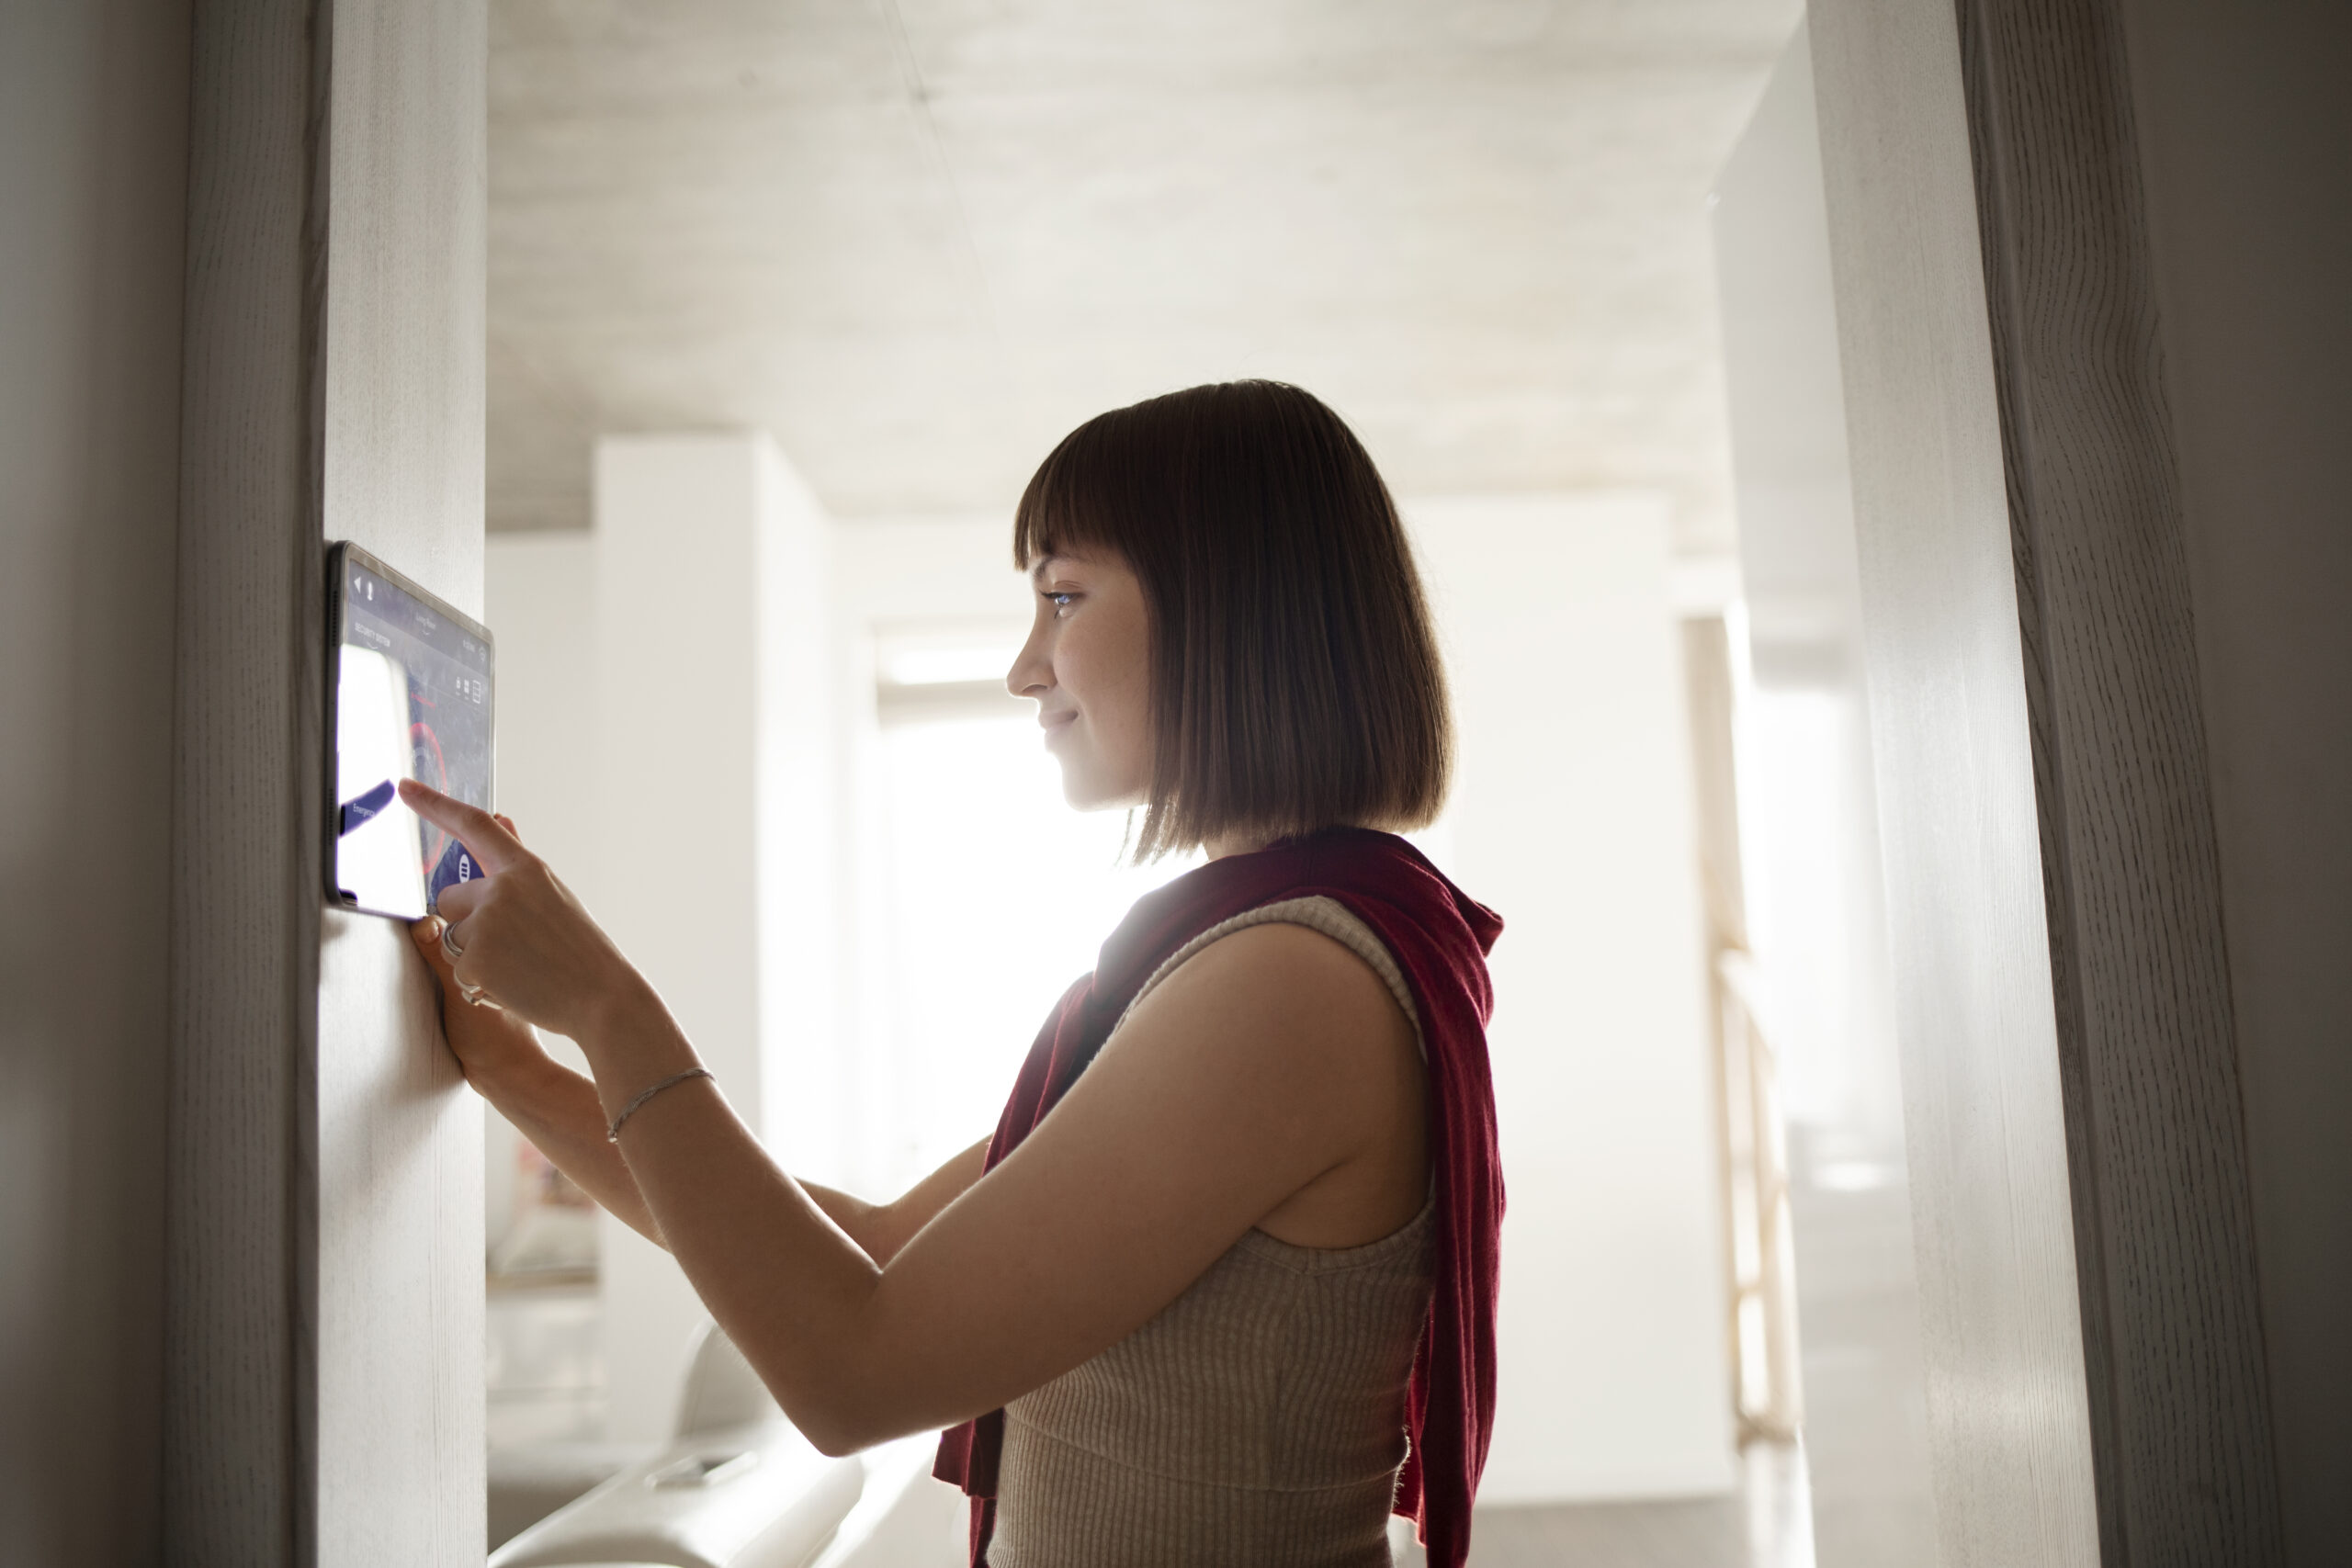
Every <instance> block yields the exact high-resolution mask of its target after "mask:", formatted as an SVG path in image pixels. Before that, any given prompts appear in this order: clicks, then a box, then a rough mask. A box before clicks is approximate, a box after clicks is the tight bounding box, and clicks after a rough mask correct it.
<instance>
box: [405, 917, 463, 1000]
mask: <svg viewBox="0 0 2352 1568" xmlns="http://www.w3.org/2000/svg"><path fill="white" fill-rule="evenodd" d="M448 927H449V922H448V921H447V920H445V919H442V918H441V917H440V916H438V915H427V916H425V917H424V919H421V920H415V921H412V922H411V923H410V925H409V928H408V934H409V937H410V939H411V940H412V941H413V942H415V943H416V950H417V952H419V953H423V954H424V963H425V966H426V967H427V968H429V969H431V970H432V971H433V973H434V976H435V978H437V979H438V980H439V981H440V982H441V984H442V987H444V988H445V989H448V990H455V989H456V988H457V985H458V976H457V973H456V971H455V969H454V968H452V966H451V964H450V961H449V950H448V949H447V948H446V947H444V946H442V945H441V933H442V932H443V931H447V929H448Z"/></svg>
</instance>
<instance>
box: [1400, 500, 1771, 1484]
mask: <svg viewBox="0 0 2352 1568" xmlns="http://www.w3.org/2000/svg"><path fill="white" fill-rule="evenodd" d="M1405 511H1406V513H1407V516H1408V520H1409V522H1410V525H1411V526H1412V529H1413V536H1414V540H1415V545H1416V547H1417V549H1418V550H1419V555H1420V558H1421V562H1422V567H1423V570H1424V572H1425V574H1426V576H1427V579H1428V581H1429V587H1430V593H1431V597H1432V600H1433V602H1434V608H1435V611H1436V614H1437V618H1438V625H1439V630H1440V636H1441V637H1442V640H1443V643H1444V648H1445V658H1446V668H1447V674H1448V677H1449V679H1450V680H1451V682H1452V684H1453V700H1454V705H1455V716H1456V721H1457V723H1458V725H1459V731H1460V744H1461V753H1460V762H1459V765H1458V770H1457V773H1456V775H1455V782H1454V791H1453V799H1452V802H1451V804H1450V806H1449V807H1448V809H1447V812H1446V816H1445V820H1444V821H1443V822H1442V824H1441V826H1440V830H1439V832H1438V833H1437V834H1436V835H1434V836H1433V840H1432V842H1433V846H1434V849H1433V852H1434V854H1435V856H1436V858H1438V859H1439V860H1440V861H1441V863H1442V864H1443V865H1444V867H1445V869H1446V871H1447V872H1448V873H1449V874H1452V875H1453V876H1454V877H1455V879H1456V880H1457V881H1459V882H1460V883H1461V884H1462V886H1464V888H1465V889H1466V890H1467V891H1468V892H1469V893H1470V894H1471V895H1472V896H1473V897H1476V898H1479V899H1481V900H1482V901H1484V902H1486V903H1487V904H1488V905H1490V906H1492V907H1493V908H1495V909H1496V910H1497V911H1498V912H1499V913H1500V914H1501V916H1502V917H1503V920H1504V923H1505V929H1504V932H1503V936H1502V940H1501V942H1499V943H1498V945H1497V947H1496V950H1495V954H1494V961H1493V965H1494V977H1495V991H1496V1008H1495V1019H1494V1024H1493V1029H1492V1038H1491V1049H1492V1051H1493V1055H1494V1071H1495V1096H1496V1101H1497V1106H1498V1115H1499V1120H1500V1125H1501V1134H1502V1146H1503V1173H1504V1179H1505V1181H1506V1183H1507V1184H1508V1189H1509V1199H1510V1208H1509V1212H1508V1216H1507V1218H1506V1220H1505V1222H1504V1229H1503V1254H1502V1255H1503V1288H1502V1324H1501V1348H1500V1356H1501V1394H1500V1401H1499V1408H1498V1414H1497V1419H1496V1428H1495V1443H1494V1450H1493V1454H1492V1457H1491V1458H1490V1460H1489V1461H1488V1465H1487V1479H1486V1484H1485V1487H1484V1488H1483V1490H1482V1491H1481V1493H1480V1496H1481V1498H1482V1499H1483V1500H1485V1501H1487V1502H1496V1503H1500V1502H1534V1501H1553V1500H1564V1499H1578V1498H1600V1497H1625V1496H1637V1495H1665V1494H1676V1493H1701V1492H1712V1491H1718V1490H1723V1489H1725V1488H1728V1487H1729V1486H1730V1485H1731V1484H1732V1483H1733V1469H1732V1460H1733V1448H1732V1417H1731V1382H1730V1377H1731V1374H1730V1368H1729V1363H1728V1359H1727V1356H1726V1351H1725V1334H1726V1314H1727V1312H1728V1305H1727V1294H1726V1285H1725V1281H1724V1274H1723V1256H1722V1255H1723V1246H1724V1241H1723V1235H1724V1233H1723V1229H1722V1224H1723V1221H1722V1217H1721V1213H1720V1202H1719V1199H1718V1196H1717V1193H1718V1186H1719V1181H1720V1175H1719V1170H1718V1156H1717V1151H1716V1140H1715V1136H1714V1133H1713V1083H1712V1079H1711V1077H1710V1076H1709V1074H1710V1068H1709V1064H1708V1050H1709V1047H1708V1035H1707V1032H1706V1023H1705V1012H1704V1008H1705V1005H1706V1004H1705V997H1706V990H1705V976H1704V947H1703V935H1702V918H1701V908H1700V890H1699V873H1698V863H1697V840H1696V827H1695V820H1696V819H1695V815H1694V812H1695V807H1694V806H1693V803H1692V785H1691V764H1690V758H1689V739H1688V729H1687V727H1686V721H1685V718H1684V696H1683V682H1682V679H1681V668H1680V657H1681V656H1680V650H1679V642H1678V639H1677V627H1676V624H1675V617H1674V610H1673V606H1672V604H1671V602H1670V595H1669V592H1668V567H1669V562H1668V554H1667V526H1668V514H1669V508H1668V502H1667V501H1666V499H1665V498H1664V497H1662V496H1656V495H1647V494H1625V495H1594V496H1573V497H1570V496H1559V497H1548V496H1545V497H1525V498H1497V499H1486V500H1429V501H1421V502H1408V504H1407V505H1406V508H1405Z"/></svg>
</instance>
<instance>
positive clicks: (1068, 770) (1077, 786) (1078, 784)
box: [1062, 763, 1144, 811]
mask: <svg viewBox="0 0 2352 1568" xmlns="http://www.w3.org/2000/svg"><path fill="white" fill-rule="evenodd" d="M1062 798H1063V799H1064V800H1065V801H1068V802H1069V807H1070V809H1071V810H1073V811H1117V810H1122V809H1125V808H1126V807H1135V806H1141V805H1142V804H1143V799H1144V792H1143V791H1142V790H1141V789H1139V788H1137V787H1136V786H1135V785H1134V784H1112V783H1110V782H1109V781H1107V780H1104V779H1102V778H1098V777H1096V776H1094V775H1093V774H1092V773H1091V770H1089V769H1085V768H1079V767H1072V766H1070V765H1069V763H1064V764H1063V765H1062Z"/></svg>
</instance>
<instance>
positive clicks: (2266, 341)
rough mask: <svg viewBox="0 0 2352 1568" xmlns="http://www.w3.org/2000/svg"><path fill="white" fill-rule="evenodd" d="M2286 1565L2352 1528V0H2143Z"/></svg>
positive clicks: (2165, 312)
mask: <svg viewBox="0 0 2352 1568" xmlns="http://www.w3.org/2000/svg"><path fill="white" fill-rule="evenodd" d="M2122 9H2123V11H2124V15H2125V19H2126V22H2127V38H2128V49H2127V54H2128V57H2129V62H2130V65H2131V78H2132V84H2133V89H2134V90H2133V110H2134V118H2135V119H2136V121H2137V128H2138V132H2139V135H2138V141H2139V144H2140V167H2141V174H2142V179H2143V186H2144V189H2145V194H2146V198H2147V203H2148V212H2149V227H2150V231H2151V235H2152V240H2153V243H2152V245H2151V255H2152V258H2153V261H2154V282H2155V288H2156V296H2157V303H2158V313H2159V317H2160V320H2161V325H2162V329H2163V341H2164V362H2165V363H2164V368H2165V386H2166V389H2167V391H2168V394H2169V397H2168V401H2169V405H2170V413H2171V415H2172V422H2171V428H2172V434H2173V438H2174V442H2175V449H2176V452H2177V457H2178V459H2179V465H2180V478H2181V486H2180V489H2181V498H2182V521H2183V524H2184V527H2185V534H2186V541H2187V546H2188V570H2189V586H2190V592H2191V594H2192V597H2193V599H2194V602H2195V605H2196V610H2197V639H2198V665H2199V678H2200V679H2199V684H2200V686H2201V688H2202V691H2203V697H2204V712H2205V727H2206V728H2205V733H2206V741H2207V749H2208V754H2209V758H2210V761H2211V765H2212V791H2213V810H2214V829H2215V834H2214V836H2215V839H2216V840H2217V843H2218V847H2219V852H2220V860H2221V881H2222V911H2223V917H2224V919H2223V923H2224V924H2225V925H2226V926H2227V928H2228V932H2229V943H2230V993H2231V1000H2232V1004H2233V1012H2234V1015H2235V1021H2236V1027H2237V1053H2238V1072H2239V1082H2240V1087H2241V1089H2242V1091H2243V1094H2244V1097H2245V1122H2246V1155H2247V1161H2248V1166H2249V1172H2248V1175H2249V1181H2248V1186H2249V1188H2250V1189H2251V1191H2252V1195H2253V1209H2254V1224H2255V1253H2256V1258H2257V1260H2258V1262H2259V1264H2260V1266H2261V1270H2262V1323H2263V1347H2264V1353H2265V1357H2266V1359H2267V1361H2268V1363H2269V1369H2270V1432H2271V1439H2272V1445H2273V1453H2274V1456H2275V1459H2276V1463H2277V1467H2278V1492H2279V1508H2280V1514H2281V1517H2282V1519H2283V1526H2284V1529H2283V1533H2284V1534H2285V1537H2286V1542H2287V1545H2286V1553H2287V1561H2288V1562H2290V1563H2294V1564H2296V1565H2297V1568H2323V1565H2331V1568H2332V1565H2334V1564H2336V1563H2339V1562H2342V1561H2343V1559H2344V1556H2345V1554H2346V1548H2345V1543H2346V1541H2347V1540H2352V1486H2346V1484H2345V1478H2346V1476H2352V1335H2346V1333H2345V1331H2344V1330H2345V1303H2346V1301H2352V1137H2347V1136H2346V1128H2347V1127H2352V1049H2347V1046H2352V963H2347V962H2346V953H2352V724H2347V723H2346V722H2345V716H2346V715H2352V615H2346V614H2345V603H2344V600H2345V590H2346V585H2347V584H2352V527H2347V526H2346V496H2347V495H2352V442H2347V441H2346V440H2345V432H2346V429H2347V428H2352V311H2347V310H2346V309H2345V308H2344V280H2345V278H2346V276H2352V201H2347V200H2346V192H2347V191H2352V94H2346V91H2345V90H2344V87H2345V73H2346V62H2352V6H2342V5H2335V4H2326V3H2324V0H2323V3H2319V4H2303V5H2289V6H2213V5H2211V4H2208V3H2205V0H2123V4H2122Z"/></svg>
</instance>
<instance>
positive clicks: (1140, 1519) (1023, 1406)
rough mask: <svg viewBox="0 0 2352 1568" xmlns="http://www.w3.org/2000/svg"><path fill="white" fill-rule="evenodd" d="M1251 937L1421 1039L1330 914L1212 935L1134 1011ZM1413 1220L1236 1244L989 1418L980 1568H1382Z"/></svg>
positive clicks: (1416, 1307) (1236, 923)
mask: <svg viewBox="0 0 2352 1568" xmlns="http://www.w3.org/2000/svg"><path fill="white" fill-rule="evenodd" d="M1269 921H1280V922H1283V923H1287V924H1295V925H1304V926H1308V927H1311V928H1313V929H1314V930H1316V931H1321V932H1323V933H1324V934H1325V935H1327V936H1329V937H1330V938H1332V939H1333V940H1334V941H1337V942H1340V943H1342V944H1344V945H1345V946H1347V947H1348V948H1349V949H1350V950H1351V951H1352V952H1354V953H1356V954H1357V955H1358V956H1360V957H1362V958H1363V961H1364V962H1365V963H1366V964H1370V965H1371V966H1372V968H1373V969H1374V972H1375V973H1377V974H1378V975H1379V976H1380V977H1381V979H1382V980H1383V981H1384V982H1385V983H1386V984H1387V986H1388V988H1389V990H1390V991H1391V992H1392V993H1393V994H1394V995H1395V996H1396V998H1397V1005H1398V1006H1399V1007H1401V1008H1403V1009H1404V1010H1405V1016H1406V1017H1407V1018H1408V1019H1412V1020H1414V1029H1415V1032H1417V1033H1418V1032H1419V1027H1420V1025H1419V1020H1418V1019H1417V1018H1415V1014H1414V1009H1413V999H1412V995H1411V993H1410V991H1409V990H1408V988H1407V987H1406V985H1405V979H1404V976H1402V975H1401V974H1400V973H1399V972H1398V971H1397V964H1396V961H1395V959H1393V958H1392V957H1390V955H1389V953H1388V950H1387V949H1386V948H1385V946H1383V945H1382V943H1381V942H1380V939H1379V938H1378V937H1376V936H1374V934H1373V933H1372V931H1371V930H1370V929H1369V928H1367V927H1366V926H1365V925H1364V924H1363V922H1362V921H1361V920H1358V919H1356V918H1355V917H1354V916H1353V915H1351V914H1350V913H1349V912H1348V910H1347V908H1345V907H1344V906H1343V905H1340V904H1339V903H1337V902H1336V901H1334V900H1332V899H1329V898H1321V897H1316V898H1299V899H1292V900H1287V901H1285V902H1283V903H1279V904H1269V905H1266V906H1264V907H1262V908H1257V909H1252V910H1250V911H1249V912H1248V913H1246V914H1243V915H1239V916H1237V917H1235V918H1234V919H1229V920H1227V921H1225V922H1223V923H1222V924H1220V925H1217V926H1215V927H1212V928H1211V929H1210V930H1208V931H1204V932H1203V933H1202V934H1201V935H1200V936H1198V937H1196V938H1194V939H1193V941H1192V942H1189V943H1187V944H1186V945H1185V946H1184V947H1183V948H1182V950H1181V951H1179V952H1178V953H1176V954H1175V956H1174V957H1172V958H1170V960H1169V961H1168V962H1167V963H1166V964H1161V965H1160V967H1159V970H1158V971H1157V972H1155V973H1154V974H1153V976H1151V978H1150V979H1149V980H1148V981H1147V982H1145V984H1144V987H1143V988H1142V989H1141V990H1139V991H1138V992H1136V1001H1138V1002H1139V1001H1141V1000H1142V999H1143V998H1145V997H1147V996H1148V995H1150V993H1151V991H1152V989H1153V987H1156V986H1158V985H1159V983H1160V981H1162V980H1163V979H1165V978H1166V977H1167V976H1168V975H1169V974H1170V972H1172V971H1173V970H1174V969H1175V968H1176V967H1177V965H1179V964H1182V963H1183V962H1184V961H1185V960H1186V959H1188V958H1190V957H1192V956H1193V954H1194V953H1198V952H1199V951H1200V950H1201V949H1202V948H1204V947H1206V946H1207V945H1208V944H1209V943H1210V942H1215V941H1216V940H1217V939H1218V938H1219V937H1223V936H1227V935H1229V934H1230V933H1232V932H1233V931H1238V930H1240V929H1241V928H1242V927H1244V926H1250V925H1260V924H1264V923H1266V922H1269ZM1133 1006H1134V1004H1133V1003H1130V1004H1129V1008H1130V1010H1132V1009H1133ZM1113 1032H1114V1035H1115V1033H1116V1031H1115V1030H1114V1031H1113ZM1430 1214H1431V1208H1430V1205H1428V1204H1424V1205H1423V1206H1422V1208H1421V1212H1420V1213H1419V1214H1418V1215H1416V1216H1415V1217H1414V1218H1413V1219H1412V1220H1411V1221H1410V1222H1408V1224H1406V1225H1405V1226H1404V1227H1403V1228H1402V1229H1400V1230H1398V1231H1397V1232H1395V1233H1393V1234H1392V1235H1387V1236H1385V1237H1383V1238H1381V1239H1380V1240H1378V1241H1374V1242H1371V1243H1368V1244H1366V1245H1365V1246H1363V1247H1336V1248H1332V1247H1293V1246H1291V1245H1290V1244H1289V1243H1287V1242H1282V1241H1277V1240H1275V1239H1274V1238H1273V1237H1272V1236H1270V1235H1266V1234H1265V1233H1264V1232H1263V1231H1257V1230H1253V1231H1251V1232H1250V1233H1249V1234H1248V1235H1245V1236H1243V1237H1242V1238H1241V1239H1240V1240H1239V1241H1238V1242H1237V1243H1235V1244H1234V1246H1233V1248H1232V1249H1231V1250H1230V1251H1228V1252H1227V1253H1226V1254H1225V1256H1224V1257H1222V1258H1218V1259H1217V1261H1216V1263H1214V1264H1212V1265H1211V1266H1210V1268H1209V1269H1208V1271H1207V1272H1206V1273H1204V1274H1203V1275H1202V1276H1201V1277H1200V1279H1198V1280H1194V1281H1193V1284H1192V1286H1191V1287H1190V1288H1189V1289H1187V1290H1186V1291H1185V1292H1184V1293H1183V1294H1182V1295H1181V1296H1179V1297H1177V1298H1176V1300H1174V1301H1173V1302H1170V1303H1169V1304H1168V1306H1167V1307H1166V1308H1165V1309H1164V1310H1163V1311H1162V1312H1161V1313H1160V1314H1159V1316H1157V1317H1155V1318H1153V1319H1152V1320H1151V1321H1150V1322H1149V1323H1147V1324H1145V1325H1143V1326H1142V1327H1141V1328H1138V1329H1136V1331H1135V1332H1134V1333H1133V1334H1131V1335H1129V1336H1128V1337H1126V1338H1125V1339H1123V1340H1121V1341H1120V1342H1119V1343H1118V1344H1116V1345H1114V1346H1112V1347H1111V1348H1109V1349H1107V1350H1105V1351H1103V1353H1102V1354H1101V1355H1099V1356H1096V1357H1095V1358H1094V1359H1091V1360H1090V1361H1087V1362H1085V1363H1084V1364H1083V1365H1080V1366H1079V1367H1076V1368H1074V1369H1072V1370H1071V1371H1069V1372H1066V1373H1064V1374H1063V1375H1062V1376H1060V1377H1058V1378H1056V1379H1055V1380H1054V1381H1053V1382H1049V1383H1046V1385H1045V1386H1044V1387H1042V1388H1039V1389H1037V1390H1035V1392H1034V1393H1028V1394H1024V1395H1023V1396H1022V1397H1021V1398H1019V1399H1016V1400H1014V1401H1013V1402H1012V1404H1008V1405H1006V1406H1005V1412H1004V1416H1005V1420H1004V1449H1003V1453H1002V1457H1001V1461H1000V1462H999V1466H998V1472H997V1522H996V1532H995V1537H994V1540H992V1542H991V1543H990V1545H989V1554H988V1561H989V1565H990V1568H1157V1565H1160V1564H1166V1565H1168V1568H1176V1565H1179V1564H1182V1565H1184V1568H1202V1565H1204V1564H1214V1563H1235V1564H1241V1563H1247V1564H1250V1565H1251V1568H1388V1563H1389V1555H1388V1543H1387V1529H1386V1527H1387V1518H1388V1508H1389V1503H1390V1501H1391V1499H1392V1497H1393V1496H1394V1495H1395V1490H1396V1484H1397V1467H1398V1466H1399V1465H1400V1464H1402V1463H1403V1462H1404V1459H1405V1385H1406V1382H1407V1380H1408V1378H1409V1376H1410V1375H1411V1372H1412V1366H1413V1353H1414V1351H1415V1349H1416V1348H1418V1347H1419V1344H1420V1338H1421V1330H1422V1325H1423V1323H1424V1321H1425V1320H1426V1318H1427V1315H1428V1313H1429V1304H1430V1285H1431V1273H1430V1224H1431V1221H1430Z"/></svg>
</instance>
